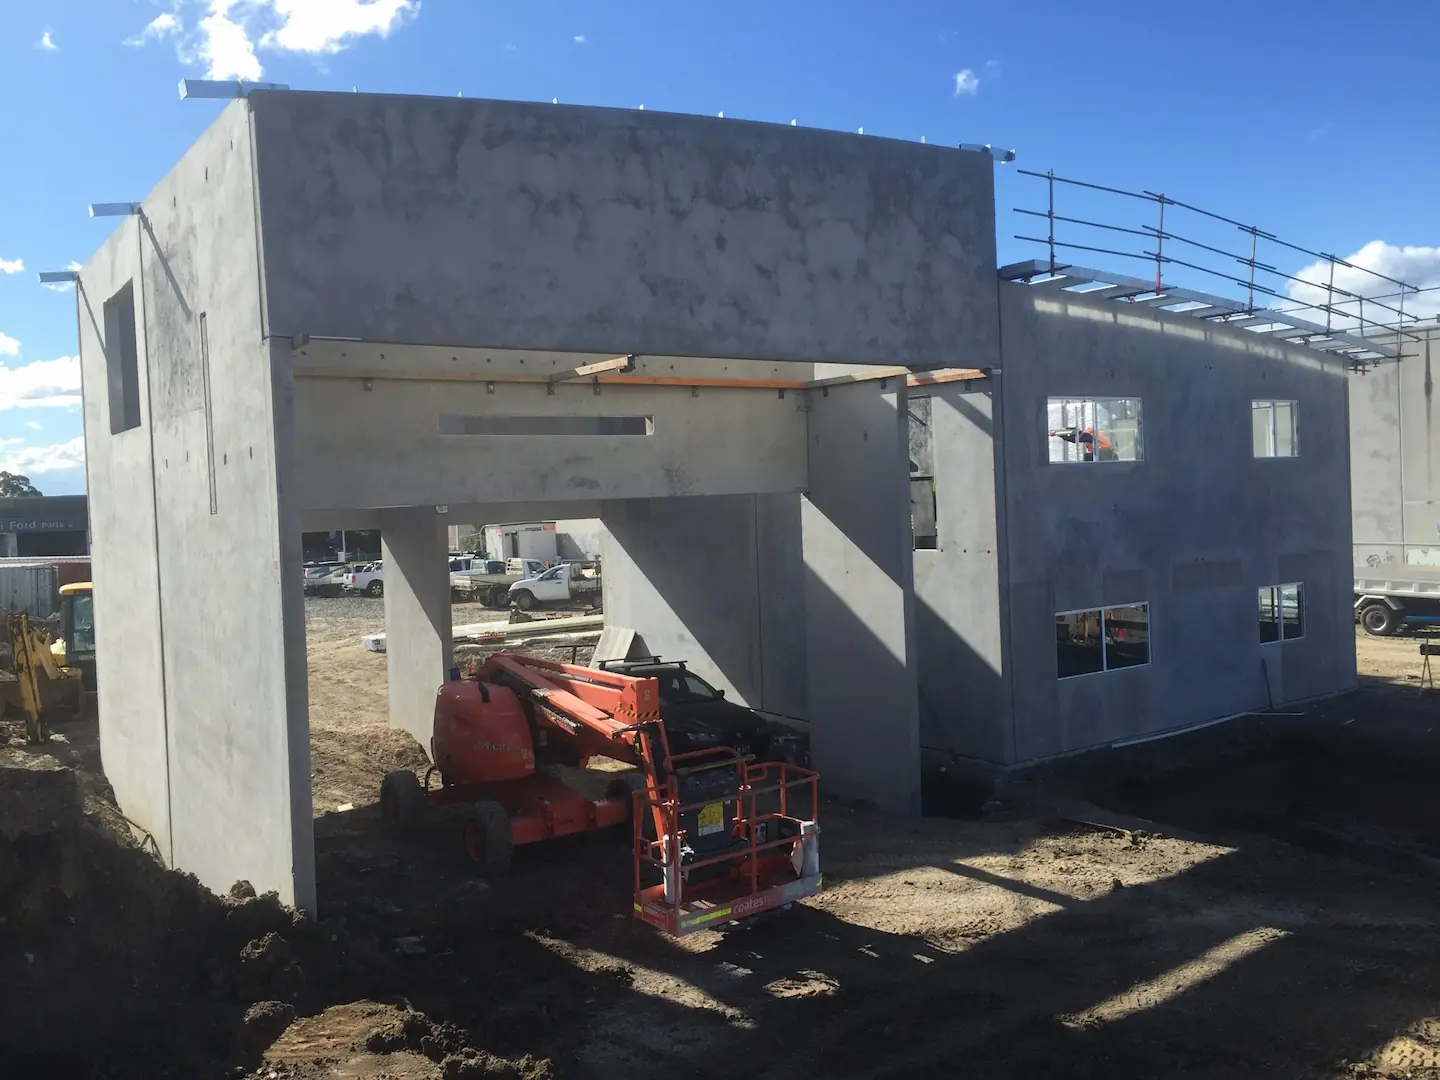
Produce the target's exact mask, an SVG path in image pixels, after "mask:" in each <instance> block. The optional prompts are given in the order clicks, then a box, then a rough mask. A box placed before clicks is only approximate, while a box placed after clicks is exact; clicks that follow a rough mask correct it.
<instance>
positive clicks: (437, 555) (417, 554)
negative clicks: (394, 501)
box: [380, 506, 454, 752]
mask: <svg viewBox="0 0 1440 1080" xmlns="http://www.w3.org/2000/svg"><path fill="white" fill-rule="evenodd" d="M445 521H446V518H445V515H442V514H437V513H436V512H435V508H434V507H433V506H421V507H401V508H398V509H393V510H383V511H381V513H380V548H381V558H383V559H384V561H385V667H386V671H387V673H388V675H389V689H390V722H391V723H392V724H394V725H395V726H396V727H399V728H404V729H405V730H406V731H408V732H410V734H411V735H414V736H415V738H416V740H417V741H418V742H419V743H420V745H421V746H423V747H425V748H426V751H427V752H429V749H430V734H431V729H432V726H433V721H434V718H435V691H436V690H438V689H439V687H440V684H441V683H443V682H444V681H445V680H446V678H447V677H448V675H449V671H450V665H451V663H452V662H453V658H454V642H453V639H452V636H451V626H450V569H449V564H448V563H447V562H446V560H445V549H446V546H447V545H446V543H445Z"/></svg>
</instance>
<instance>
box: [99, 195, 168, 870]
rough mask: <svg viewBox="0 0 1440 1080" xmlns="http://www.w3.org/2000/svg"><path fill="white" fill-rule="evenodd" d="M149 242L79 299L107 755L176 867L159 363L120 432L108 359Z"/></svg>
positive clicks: (121, 239)
mask: <svg viewBox="0 0 1440 1080" xmlns="http://www.w3.org/2000/svg"><path fill="white" fill-rule="evenodd" d="M140 240H141V228H140V223H139V221H138V220H137V219H134V218H130V219H127V220H126V221H125V222H123V223H122V224H121V226H120V227H119V228H118V229H116V230H115V232H114V233H112V234H111V236H110V238H109V239H108V240H107V241H106V242H105V243H104V245H103V246H102V247H101V248H100V250H99V251H97V252H96V253H95V255H93V256H92V257H91V258H90V260H89V261H88V262H87V263H86V264H85V267H84V269H83V270H82V271H81V274H80V281H79V284H78V285H77V286H76V290H75V303H76V307H77V309H78V313H79V334H80V370H81V381H82V383H83V386H84V389H85V393H84V406H83V409H84V423H85V444H86V450H87V453H86V455H85V474H86V475H85V480H86V485H85V486H86V489H87V491H88V492H89V499H90V528H91V536H92V549H91V556H90V565H91V571H90V573H91V578H92V580H93V581H94V583H95V600H94V604H95V633H96V641H97V644H98V648H97V650H96V656H95V670H96V676H97V690H98V693H99V696H98V704H99V717H100V719H99V724H100V758H101V763H102V765H103V766H104V769H105V776H106V779H108V780H109V781H110V785H111V787H113V788H114V790H115V797H116V799H117V800H118V801H119V803H120V805H121V806H122V807H123V808H124V810H125V814H126V816H127V817H129V818H130V819H131V820H132V821H134V822H135V823H136V824H138V825H139V826H140V827H141V828H143V829H145V830H146V831H147V832H149V833H150V834H151V835H152V836H153V837H154V838H155V843H156V846H157V847H158V849H159V851H160V854H161V856H162V857H163V858H164V859H165V860H166V862H167V863H172V864H173V859H174V851H173V843H172V839H171V830H170V786H169V785H170V764H169V755H168V752H167V741H168V740H167V734H166V729H167V718H166V700H165V671H164V663H163V660H162V656H161V608H162V597H161V590H160V571H159V564H158V562H157V560H156V554H155V548H156V525H155V478H154V471H153V468H152V461H153V449H152V445H151V439H152V420H151V414H150V394H149V388H148V380H149V374H150V371H149V367H148V365H140V366H139V369H138V375H139V379H140V394H139V406H140V413H139V419H140V423H139V426H137V427H134V428H130V429H129V430H125V431H120V432H118V433H112V424H111V405H110V395H109V393H108V383H109V374H110V369H111V367H112V366H113V365H112V364H111V363H109V362H107V355H113V356H114V357H115V361H114V363H116V364H118V363H119V358H120V354H121V350H122V348H123V346H122V343H121V342H120V341H119V340H118V339H117V337H116V334H117V327H116V326H114V324H113V321H112V325H111V326H110V327H108V331H109V333H108V337H109V340H107V325H106V324H107V319H106V305H107V303H108V302H110V301H111V300H112V298H113V297H116V296H117V295H118V294H120V293H121V291H122V290H123V289H124V288H125V287H126V286H130V287H131V289H132V290H134V293H135V302H136V304H137V305H143V303H144V297H143V294H141V292H140V291H139V289H138V286H139V282H140V272H141V271H140V267H141V258H140V254H141V248H140ZM134 325H135V337H136V342H135V346H136V347H135V351H136V354H137V356H141V357H143V356H145V355H146V354H147V352H148V347H147V342H146V338H145V318H144V313H143V306H142V307H139V308H138V310H137V312H136V319H135V322H134Z"/></svg>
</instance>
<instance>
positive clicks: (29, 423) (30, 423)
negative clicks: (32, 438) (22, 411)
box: [25, 420, 45, 431]
mask: <svg viewBox="0 0 1440 1080" xmlns="http://www.w3.org/2000/svg"><path fill="white" fill-rule="evenodd" d="M25 426H26V427H28V428H29V429H30V430H31V431H39V430H40V429H41V428H42V427H44V426H45V425H44V424H42V423H40V421H39V420H26V421H25Z"/></svg>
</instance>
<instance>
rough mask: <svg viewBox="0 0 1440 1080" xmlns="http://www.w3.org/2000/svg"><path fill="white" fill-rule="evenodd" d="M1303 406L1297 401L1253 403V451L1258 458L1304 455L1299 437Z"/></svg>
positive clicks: (1251, 421)
mask: <svg viewBox="0 0 1440 1080" xmlns="http://www.w3.org/2000/svg"><path fill="white" fill-rule="evenodd" d="M1298 412H1299V406H1298V404H1297V403H1296V402H1294V401H1252V402H1251V403H1250V439H1251V448H1252V450H1253V452H1254V455H1255V456H1256V457H1257V458H1271V457H1295V456H1297V455H1298V454H1299V453H1300V445H1299V440H1298V438H1297V435H1296V419H1297V414H1298Z"/></svg>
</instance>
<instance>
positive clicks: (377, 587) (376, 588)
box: [365, 581, 385, 596]
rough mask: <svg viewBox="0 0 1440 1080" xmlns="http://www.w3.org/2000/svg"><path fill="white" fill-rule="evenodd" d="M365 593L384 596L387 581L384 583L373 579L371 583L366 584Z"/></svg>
mask: <svg viewBox="0 0 1440 1080" xmlns="http://www.w3.org/2000/svg"><path fill="white" fill-rule="evenodd" d="M365 595H366V596H384V595H385V583H384V582H383V581H372V582H370V584H369V585H366V586H365Z"/></svg>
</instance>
